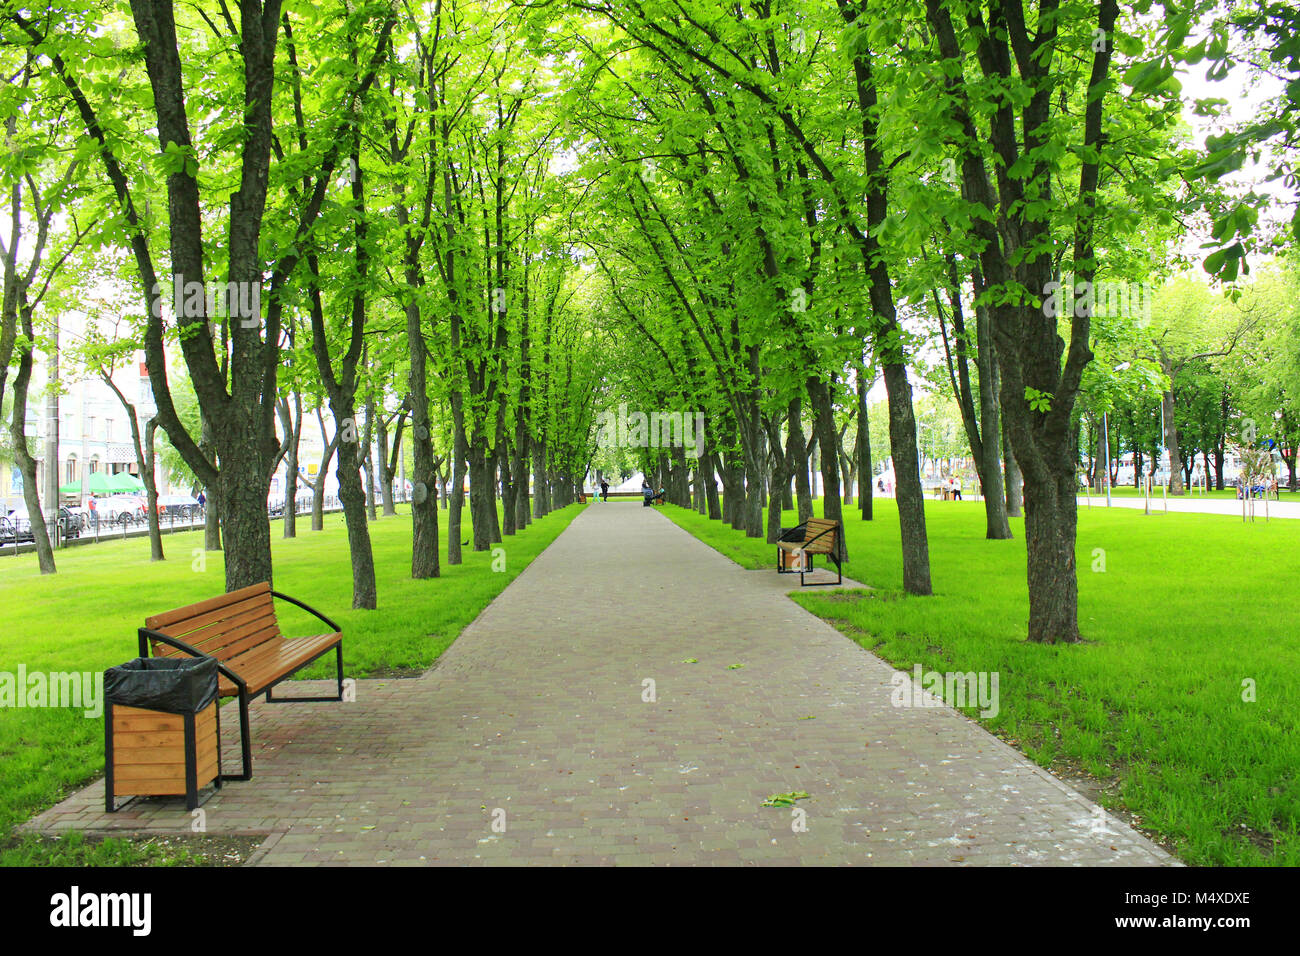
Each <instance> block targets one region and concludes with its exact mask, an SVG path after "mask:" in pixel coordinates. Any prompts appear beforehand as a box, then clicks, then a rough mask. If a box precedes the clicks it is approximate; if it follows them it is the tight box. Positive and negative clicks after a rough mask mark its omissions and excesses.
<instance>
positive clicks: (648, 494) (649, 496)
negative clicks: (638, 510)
mask: <svg viewBox="0 0 1300 956" xmlns="http://www.w3.org/2000/svg"><path fill="white" fill-rule="evenodd" d="M641 499H642V501H641V507H642V508H649V507H650V503H651V502H652V501H654V500H655V490H654V488H652V487H651V486H650V482H649V481H647V480H645V479H644V478H643V479H641Z"/></svg>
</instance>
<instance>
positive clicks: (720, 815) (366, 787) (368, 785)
mask: <svg viewBox="0 0 1300 956" xmlns="http://www.w3.org/2000/svg"><path fill="white" fill-rule="evenodd" d="M506 548H507V549H509V543H508V542H507V543H506ZM791 580H792V579H790V578H782V579H779V580H778V579H777V577H776V575H775V573H774V572H770V571H746V570H743V569H741V568H739V567H738V566H736V565H735V564H733V563H732V562H730V561H729V560H727V559H726V558H724V557H722V556H721V555H719V554H718V553H717V552H716V551H714V550H712V549H711V548H709V547H707V546H706V545H704V544H702V543H700V542H699V541H698V540H696V539H695V538H694V537H692V536H690V535H688V534H687V533H686V532H684V531H682V530H681V529H680V528H678V527H677V526H676V525H674V524H673V523H672V522H670V521H669V520H668V519H667V518H665V517H664V516H663V515H662V514H660V513H658V512H657V511H654V510H648V509H644V508H642V507H641V506H640V505H639V504H636V503H629V504H624V503H614V502H611V503H608V504H601V505H594V506H592V507H589V508H587V509H586V510H585V511H584V512H583V513H582V514H581V515H580V516H579V517H578V518H577V519H576V520H575V521H574V522H573V524H572V525H571V526H570V527H569V528H568V529H567V530H566V531H565V532H564V533H563V534H562V535H560V537H559V538H557V539H556V541H555V542H554V543H553V544H552V545H551V547H550V548H548V549H547V550H546V551H545V552H544V553H543V554H542V555H540V556H539V557H538V558H537V559H536V560H535V561H534V562H533V564H532V565H531V566H529V567H528V568H527V570H526V571H524V573H523V574H521V575H520V577H519V578H518V579H517V580H516V581H515V582H514V583H513V584H512V585H511V586H510V587H509V588H508V589H507V590H506V591H505V592H503V594H502V595H501V596H500V597H498V598H497V600H496V601H495V602H494V603H493V604H492V605H491V606H490V607H488V608H487V609H486V610H485V611H484V612H483V614H482V615H481V616H480V617H479V618H478V620H476V621H475V622H474V623H473V624H472V625H471V626H470V627H468V628H467V629H466V630H465V631H464V633H463V634H462V635H461V637H460V638H459V639H458V640H457V641H456V643H455V644H454V645H453V646H452V647H451V648H450V649H449V650H448V651H447V653H446V654H444V655H443V657H442V659H441V660H440V661H439V662H438V666H437V667H435V668H434V669H433V670H431V671H430V672H428V673H427V674H426V675H424V676H423V677H421V678H418V679H408V680H364V681H360V682H359V683H358V686H357V701H356V702H355V703H344V704H300V705H283V706H281V705H277V704H265V703H259V704H256V705H255V706H254V708H253V717H252V720H253V735H254V746H255V756H254V777H253V780H252V781H250V782H247V783H231V784H227V785H226V788H225V789H224V790H222V791H221V793H219V794H217V795H215V796H214V797H213V798H212V799H211V800H209V801H208V803H207V804H206V805H205V806H204V811H205V812H204V823H205V825H206V827H207V831H208V832H209V833H256V834H265V833H269V834H271V835H270V837H269V838H268V839H267V840H266V842H265V843H264V844H263V846H262V849H261V850H259V851H258V853H257V854H256V855H255V857H254V862H261V863H269V864H318V863H323V864H373V863H389V864H435V863H438V864H448V863H454V864H464V863H470V864H473V863H499V864H536V863H584V864H589V863H618V864H667V863H672V864H871V863H879V864H911V863H920V864H949V863H952V864H960V863H966V864H972V863H975V864H1007V863H1038V864H1065V863H1072V864H1153V863H1154V864H1161V863H1169V862H1172V861H1171V860H1170V858H1169V857H1168V855H1167V854H1165V853H1164V852H1163V851H1162V850H1161V849H1160V848H1158V847H1157V846H1155V845H1154V844H1152V843H1150V842H1149V841H1148V840H1146V839H1145V838H1143V837H1142V836H1140V835H1139V834H1137V833H1135V832H1133V831H1132V830H1130V829H1129V828H1128V827H1126V826H1124V825H1123V824H1121V823H1119V822H1118V821H1116V820H1115V819H1114V818H1111V817H1109V816H1106V815H1104V814H1101V813H1100V811H1099V810H1098V808H1097V807H1096V806H1095V805H1093V804H1092V803H1090V802H1089V801H1088V800H1086V799H1084V798H1083V797H1082V796H1080V795H1079V794H1078V793H1076V792H1075V791H1073V790H1071V789H1070V788H1069V787H1067V786H1066V785H1065V784H1063V783H1061V782H1060V781H1058V780H1057V779H1056V778H1055V777H1052V776H1051V775H1049V774H1047V773H1045V772H1044V771H1042V770H1040V769H1039V768H1037V767H1036V766H1034V765H1033V764H1032V763H1030V762H1029V761H1028V760H1027V759H1025V758H1024V757H1023V756H1021V755H1020V754H1019V753H1018V752H1016V751H1015V750H1013V749H1012V748H1010V747H1008V746H1007V745H1005V744H1003V743H1002V742H1001V741H999V740H997V739H996V738H995V737H993V736H991V735H989V734H987V733H985V732H984V731H983V730H982V729H980V728H979V727H978V726H977V725H976V724H975V723H973V722H971V721H969V720H967V719H966V718H964V717H962V716H961V715H960V714H958V713H957V712H955V711H953V710H950V709H948V708H946V707H912V708H896V707H893V706H891V704H890V692H891V686H890V677H891V675H892V673H893V671H892V669H891V668H890V667H889V666H888V665H886V664H884V663H882V662H881V661H880V660H879V659H877V658H876V657H874V656H873V655H871V654H869V653H867V652H865V651H863V650H862V649H860V648H859V647H857V646H856V645H855V644H853V642H851V641H850V640H848V639H847V638H846V637H844V636H843V635H841V634H840V633H838V632H837V631H835V630H834V629H833V628H831V627H830V626H828V625H827V624H825V623H823V622H822V621H820V620H819V619H818V618H816V617H814V616H813V615H811V614H809V613H807V612H805V611H804V610H802V609H801V608H800V607H798V606H797V605H795V604H794V603H793V602H792V601H790V600H789V599H787V598H786V597H785V596H784V591H785V590H786V589H787V587H788V586H789V585H787V584H786V583H785V582H790V581H791ZM794 583H795V584H797V581H794ZM380 613H382V611H381V612H380ZM736 665H740V666H736ZM646 681H653V682H654V684H653V685H648V684H646V683H645V682H646ZM651 686H653V689H654V696H655V698H656V699H655V700H654V701H647V700H645V699H643V698H644V697H648V696H650V695H649V693H648V688H649V687H651ZM1004 690H1005V687H1004ZM224 714H226V715H230V716H227V717H226V718H225V719H224V720H223V724H224V727H223V730H224V732H225V736H226V743H227V748H226V753H227V759H229V760H232V761H233V759H234V756H235V755H234V749H233V731H234V726H233V725H234V720H233V719H232V718H233V713H232V711H231V710H230V709H229V708H227V709H226V710H225V711H224ZM790 791H806V792H807V793H808V795H809V796H808V798H807V799H804V800H800V801H799V803H798V807H797V809H798V810H800V811H804V814H798V813H794V812H792V810H791V809H789V808H774V807H763V806H761V804H762V803H763V801H764V800H765V799H766V798H768V797H769V796H771V795H774V794H781V793H787V792H790ZM102 801H103V784H102V782H100V783H97V784H93V785H91V786H90V787H88V788H86V789H85V790H83V791H82V792H81V793H79V794H77V795H75V796H73V797H71V798H69V799H68V800H66V801H65V802H64V803H62V804H60V805H59V806H57V807H55V808H53V809H51V810H49V811H47V812H46V813H44V814H42V815H41V816H40V817H38V818H36V819H35V820H34V821H32V823H31V824H29V828H33V829H39V830H45V831H56V830H63V829H68V828H78V829H86V830H104V829H119V830H137V831H141V830H142V831H154V832H157V831H184V832H189V830H190V829H191V823H192V820H191V817H190V814H189V813H187V812H186V811H185V809H184V807H183V803H182V802H180V801H176V800H148V801H136V802H135V803H134V804H131V805H128V806H127V807H126V808H124V809H123V810H121V811H120V812H118V813H117V814H114V815H107V814H105V813H104V812H103V802H102ZM801 816H803V818H804V822H805V823H806V830H804V831H803V832H796V827H797V825H798V824H799V822H800V819H799V818H800V817H801ZM494 824H495V825H496V826H495V828H494ZM502 825H504V832H500V830H501V827H502Z"/></svg>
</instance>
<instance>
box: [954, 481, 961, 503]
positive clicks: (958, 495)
mask: <svg viewBox="0 0 1300 956" xmlns="http://www.w3.org/2000/svg"><path fill="white" fill-rule="evenodd" d="M952 500H953V501H961V476H960V475H954V476H953V479H952Z"/></svg>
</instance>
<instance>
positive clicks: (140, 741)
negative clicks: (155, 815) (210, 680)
mask: <svg viewBox="0 0 1300 956" xmlns="http://www.w3.org/2000/svg"><path fill="white" fill-rule="evenodd" d="M220 726H221V720H220V718H219V717H218V716H217V702H216V701H215V700H214V701H213V702H212V703H210V704H208V706H207V708H206V709H205V710H203V711H201V712H200V713H198V714H169V713H167V712H166V711H162V710H145V709H144V708H142V707H126V706H123V705H122V704H109V705H108V710H107V712H106V714H105V718H104V765H105V773H104V787H105V795H104V803H105V806H106V807H107V809H108V811H109V813H112V812H114V811H115V810H116V809H117V807H116V805H115V803H116V798H117V797H118V796H128V795H129V796H136V797H174V796H183V797H185V808H186V809H187V810H193V809H194V808H195V807H197V806H198V805H199V790H201V789H202V788H203V787H206V786H207V785H208V784H215V786H216V787H217V788H220V787H221V747H220V743H219V742H220V738H221V734H220Z"/></svg>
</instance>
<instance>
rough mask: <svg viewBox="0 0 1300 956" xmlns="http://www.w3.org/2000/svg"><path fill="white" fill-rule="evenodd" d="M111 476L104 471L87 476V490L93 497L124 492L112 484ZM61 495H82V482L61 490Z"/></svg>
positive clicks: (62, 487)
mask: <svg viewBox="0 0 1300 956" xmlns="http://www.w3.org/2000/svg"><path fill="white" fill-rule="evenodd" d="M109 479H110V476H108V475H106V474H104V473H103V472H102V471H97V472H95V473H94V474H93V475H88V476H86V490H87V491H88V492H90V493H91V494H92V495H111V494H112V493H113V492H115V491H122V490H123V489H121V488H115V487H113V485H112V483H111V482H110V480H109ZM59 494H61V495H79V494H81V482H80V481H72V482H69V483H68V484H66V485H62V486H61V487H60V488H59Z"/></svg>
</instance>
